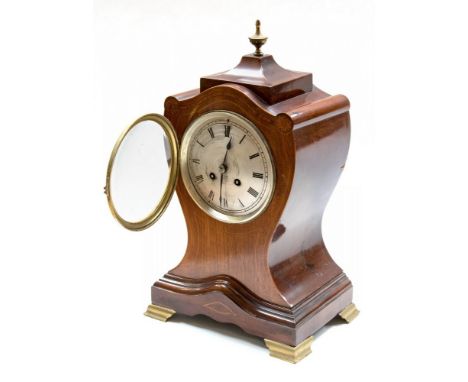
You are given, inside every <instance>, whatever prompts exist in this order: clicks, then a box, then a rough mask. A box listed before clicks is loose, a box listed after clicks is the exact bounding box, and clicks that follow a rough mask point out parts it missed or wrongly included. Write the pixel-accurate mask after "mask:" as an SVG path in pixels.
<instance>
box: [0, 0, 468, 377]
mask: <svg viewBox="0 0 468 382" xmlns="http://www.w3.org/2000/svg"><path fill="white" fill-rule="evenodd" d="M466 15H467V8H466V6H465V5H464V3H463V2H462V1H458V2H457V1H413V2H409V1H401V2H400V1H391V2H383V1H382V2H378V1H375V2H372V1H364V0H362V1H358V0H355V1H349V0H348V1H344V0H343V1H338V0H335V1H324V0H316V1H308V2H305V1H254V0H251V1H245V2H241V1H237V2H234V1H232V2H227V1H220V0H218V1H207V0H204V1H175V0H173V1H149V0H148V1H143V0H140V1H135V0H134V1H130V0H127V1H122V0H116V1H110V0H108V1H103V0H100V1H96V2H95V4H94V6H93V4H92V3H91V2H89V1H79V2H78V1H76V2H64V1H41V2H39V1H37V2H33V1H29V2H26V1H16V2H8V3H7V2H2V4H1V5H0V39H1V40H0V41H1V57H0V101H1V103H0V123H1V124H0V126H1V129H2V130H1V131H2V136H1V139H0V169H1V180H2V181H1V186H0V193H1V198H0V211H1V216H2V219H1V220H0V221H1V223H0V224H1V231H0V353H1V354H0V380H2V381H26V380H40V381H85V380H86V381H148V380H162V379H163V378H164V379H166V380H167V379H171V380H184V379H190V380H201V379H203V380H205V381H211V380H213V381H214V380H216V381H219V380H228V381H234V380H236V381H237V380H241V379H244V380H245V379H248V380H254V378H259V379H262V380H265V379H267V378H268V379H269V380H286V379H288V380H295V379H297V378H302V379H305V378H307V379H310V380H317V381H336V380H340V379H341V380H351V381H354V380H356V381H358V380H359V381H363V380H366V381H367V380H379V381H394V380H406V379H408V380H409V379H417V380H441V379H443V380H447V381H449V380H450V381H457V380H459V381H462V380H464V381H466V380H467V378H468V373H467V366H466V358H467V352H466V343H467V340H468V338H467V337H468V336H467V329H466V323H465V321H466V319H467V315H468V308H467V292H468V288H467V285H466V266H467V265H468V263H467V260H466V258H467V255H468V246H467V244H466V237H467V229H468V224H467V213H468V208H467V198H468V187H467V174H468V171H467V165H468V154H467V149H466V147H467V138H468V134H467V129H468V126H467V118H466V109H467V106H466V102H467V96H466V94H467V93H466V89H467V86H468V81H467V68H468V62H467V61H468V60H467V53H466V47H467V44H466V36H467V35H468V27H467V23H466ZM256 18H260V19H261V20H262V22H263V31H264V33H265V34H267V35H268V36H269V41H268V43H267V45H266V46H265V49H264V50H265V51H266V52H268V53H272V54H274V56H275V58H276V60H277V61H278V62H279V64H280V65H282V66H284V67H286V68H289V69H293V70H302V71H312V72H313V73H314V81H315V83H316V84H317V85H318V86H319V87H321V88H323V89H324V90H326V91H327V92H329V93H331V94H339V93H343V94H345V95H347V96H348V97H349V98H350V100H351V105H352V109H351V117H352V142H351V150H350V154H349V160H348V162H347V166H346V169H345V171H344V173H343V176H342V178H341V180H340V182H339V184H338V186H337V188H336V190H335V193H334V194H333V197H332V199H331V201H330V203H329V206H328V208H327V211H326V214H325V218H324V235H325V240H326V244H327V246H328V247H329V250H330V252H331V253H332V255H333V256H334V258H335V260H336V261H337V262H338V263H339V264H340V265H341V266H342V267H343V268H344V270H345V271H346V273H347V274H348V275H349V276H350V278H351V279H352V280H353V282H354V285H355V302H356V304H357V305H358V306H359V308H360V309H361V311H362V313H361V315H360V316H359V317H358V318H357V319H356V320H355V321H354V322H353V323H352V324H351V325H334V326H330V327H328V328H327V329H325V330H322V331H321V332H320V333H319V335H318V336H317V338H316V340H315V342H314V343H313V353H312V355H311V356H309V357H308V358H306V359H305V360H304V361H302V362H301V363H299V364H297V365H290V364H287V363H284V362H281V361H279V360H276V359H273V358H271V357H268V355H267V350H266V349H265V348H264V347H263V345H262V342H261V340H259V339H256V338H253V337H250V336H247V335H244V334H242V332H241V331H240V330H237V329H235V328H231V327H225V326H222V325H217V324H213V323H210V322H209V321H208V320H206V319H198V318H197V319H188V318H183V317H176V318H175V319H174V320H173V321H172V322H168V323H166V324H163V323H160V322H157V321H154V320H151V319H149V318H147V317H144V316H143V314H142V313H143V311H144V310H145V308H146V305H147V304H148V303H149V302H150V294H149V293H150V286H151V284H152V283H153V282H154V281H155V280H156V279H157V278H158V277H160V276H161V275H162V274H163V273H164V272H166V271H167V270H168V269H170V268H171V267H172V266H174V265H176V264H177V262H178V261H179V260H180V258H181V256H182V255H183V252H184V249H185V245H186V231H185V226H184V222H183V217H182V214H181V211H180V207H179V205H178V202H177V200H173V202H172V204H171V206H170V208H169V210H168V212H167V213H166V215H165V216H163V218H162V219H161V221H160V222H159V223H158V224H157V225H155V226H154V227H153V228H151V229H150V230H148V231H145V232H142V233H132V232H128V231H126V230H124V229H123V228H121V227H120V226H119V225H118V224H117V223H116V222H115V221H114V220H113V219H112V217H111V216H110V213H109V212H108V209H107V205H106V200H105V197H104V194H103V193H102V187H103V185H104V180H105V170H106V165H107V159H108V155H109V154H110V151H111V149H112V146H113V143H114V141H115V139H116V138H117V136H118V135H119V133H120V131H121V130H122V129H123V128H124V127H126V126H127V125H128V124H130V123H131V122H132V121H133V120H134V119H136V118H137V117H138V116H140V115H141V114H145V113H148V112H156V113H158V112H159V113H162V112H163V102H164V99H165V97H166V96H168V95H170V94H174V93H177V92H181V91H184V90H188V89H192V88H195V87H197V86H198V80H199V77H200V76H202V75H205V74H211V73H215V72H218V71H222V70H226V69H229V68H231V67H233V66H234V65H236V64H237V62H238V60H239V59H240V57H241V55H243V54H245V53H249V52H250V51H251V50H252V48H251V47H250V46H249V43H248V41H247V39H246V37H247V36H249V35H251V34H252V32H253V23H254V21H255V19H256Z"/></svg>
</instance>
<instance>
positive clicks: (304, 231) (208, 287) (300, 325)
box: [151, 54, 353, 346]
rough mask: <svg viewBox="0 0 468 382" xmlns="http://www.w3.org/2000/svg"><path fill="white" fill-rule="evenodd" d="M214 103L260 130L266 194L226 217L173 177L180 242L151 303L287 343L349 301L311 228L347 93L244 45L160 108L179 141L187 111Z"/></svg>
mask: <svg viewBox="0 0 468 382" xmlns="http://www.w3.org/2000/svg"><path fill="white" fill-rule="evenodd" d="M214 110H228V111H233V112H235V113H238V114H240V115H242V116H244V117H245V118H247V119H249V120H250V121H251V122H253V123H254V124H255V125H256V126H257V128H258V129H259V130H260V131H261V132H262V133H263V135H264V137H265V139H266V141H267V143H268V145H269V147H270V149H271V153H272V156H273V159H274V161H275V166H276V186H275V190H274V195H273V198H272V201H271V203H270V205H269V206H268V208H267V209H266V210H265V211H264V213H263V214H261V215H260V216H258V217H257V218H256V219H254V220H252V221H249V222H247V223H244V224H229V223H225V222H221V221H218V220H215V219H213V218H212V217H210V216H209V215H207V214H206V213H205V212H203V211H202V210H201V209H200V208H199V207H198V206H197V205H196V204H195V202H194V201H193V200H192V198H191V197H190V196H189V194H188V192H187V190H186V188H185V186H184V184H183V182H182V179H181V178H180V177H179V179H178V180H177V185H176V192H177V195H178V198H179V200H180V204H181V206H182V210H183V213H184V216H185V220H186V224H187V229H188V245H187V249H186V253H185V256H184V257H183V259H182V261H181V262H180V264H179V265H178V266H177V267H175V268H174V269H172V270H171V271H169V272H168V273H167V274H165V275H164V276H163V277H162V278H161V279H160V280H158V281H157V282H156V283H155V284H154V285H153V287H152V293H151V296H152V304H153V305H156V306H158V307H163V308H167V311H168V312H171V311H176V312H177V313H181V314H185V315H189V316H193V315H197V314H202V315H206V316H209V317H211V318H212V319H214V320H216V321H219V322H225V323H232V324H235V325H237V326H239V327H241V328H242V329H243V330H244V331H246V332H247V333H250V334H253V335H255V336H258V337H262V338H267V339H270V340H273V341H277V342H280V343H283V344H286V345H290V346H297V345H298V344H300V343H301V342H303V341H304V340H305V339H306V338H308V337H310V336H311V335H312V334H313V333H314V332H316V331H317V330H318V329H320V328H321V327H323V326H324V325H325V324H326V323H327V322H329V321H330V320H331V319H332V318H334V317H335V316H337V315H338V314H339V313H340V312H341V311H343V309H344V308H346V307H347V306H349V305H350V304H351V302H352V291H353V289H352V284H351V282H350V280H349V279H348V277H347V276H346V275H345V274H344V273H343V271H342V270H341V268H340V267H339V266H338V265H337V264H336V263H335V262H334V261H333V259H332V258H331V256H330V254H329V252H328V250H327V248H326V246H325V244H324V242H323V238H322V231H321V222H322V216H323V213H324V210H325V206H326V204H327V202H328V200H329V198H330V196H331V193H332V191H333V189H334V187H335V185H336V183H337V181H338V178H339V176H340V174H341V172H342V171H343V168H344V165H345V161H346V157H347V153H348V148H349V140H350V118H349V101H348V99H347V98H346V97H345V96H343V95H335V96H330V95H328V94H327V93H325V92H324V91H322V90H320V89H319V88H317V87H316V86H314V85H313V83H312V74H311V73H301V72H293V71H289V70H286V69H283V68H282V67H280V66H279V65H278V64H277V63H276V62H275V60H274V59H273V57H272V56H271V55H263V56H255V55H253V54H252V55H245V56H243V58H242V60H241V62H240V63H239V65H238V66H237V67H235V68H234V69H232V70H229V71H227V72H223V73H219V74H215V75H211V76H206V77H202V78H201V80H200V89H195V90H191V91H188V92H185V93H181V94H177V95H174V96H170V97H168V98H167V99H166V101H165V112H164V115H165V117H166V118H168V119H169V120H170V122H171V123H172V125H173V127H174V129H175V131H176V134H177V137H178V139H179V141H180V140H181V139H182V136H183V134H184V132H185V130H186V129H187V127H188V126H189V125H190V123H191V122H192V121H194V120H195V119H196V118H198V117H200V116H201V115H203V114H205V113H207V112H210V111H214ZM168 315H170V314H168Z"/></svg>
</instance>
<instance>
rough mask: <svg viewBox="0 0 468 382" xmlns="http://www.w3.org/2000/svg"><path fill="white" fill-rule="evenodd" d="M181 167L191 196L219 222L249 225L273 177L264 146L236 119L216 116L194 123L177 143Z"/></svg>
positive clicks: (245, 123)
mask: <svg viewBox="0 0 468 382" xmlns="http://www.w3.org/2000/svg"><path fill="white" fill-rule="evenodd" d="M181 163H182V179H183V181H184V184H185V186H186V188H187V190H188V191H189V193H190V195H191V196H192V198H193V199H194V200H195V202H196V203H197V204H198V205H199V206H200V207H201V208H202V209H203V210H204V211H205V212H207V213H208V214H210V215H211V216H213V217H214V218H216V219H218V220H222V221H227V222H232V223H242V222H245V221H248V220H251V219H253V218H254V217H256V216H258V215H259V214H260V213H261V212H262V211H263V210H264V209H265V208H266V206H267V205H268V203H269V201H270V200H271V197H272V194H273V189H274V180H275V177H274V166H273V162H272V157H271V154H270V151H269V149H268V146H267V143H266V142H265V138H264V137H263V136H262V135H261V133H260V132H259V131H258V129H257V128H256V127H255V126H254V125H253V124H252V123H251V122H250V121H248V120H247V119H245V118H243V117H241V116H240V115H238V114H235V113H232V112H227V111H215V112H210V113H207V114H204V115H203V116H201V117H199V118H198V119H197V120H195V121H194V122H193V123H192V124H191V125H190V126H189V128H188V129H187V131H186V133H185V135H184V138H183V140H182V146H181Z"/></svg>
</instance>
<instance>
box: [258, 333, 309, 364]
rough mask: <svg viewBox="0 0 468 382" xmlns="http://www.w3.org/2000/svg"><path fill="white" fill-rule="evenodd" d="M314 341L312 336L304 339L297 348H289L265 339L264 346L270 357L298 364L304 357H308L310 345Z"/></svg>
mask: <svg viewBox="0 0 468 382" xmlns="http://www.w3.org/2000/svg"><path fill="white" fill-rule="evenodd" d="M313 339H314V337H313V336H310V337H309V338H306V339H305V340H304V341H302V342H301V343H300V344H299V345H297V346H289V345H285V344H282V343H281V342H276V341H272V340H267V339H265V344H266V346H267V348H268V350H270V355H271V356H272V357H276V358H279V359H282V360H283V361H288V362H291V363H298V362H299V361H300V360H301V359H303V358H304V357H305V356H307V355H309V354H310V353H311V352H312V351H311V350H310V344H311V343H312V340H313Z"/></svg>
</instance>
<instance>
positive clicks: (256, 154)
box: [249, 153, 260, 159]
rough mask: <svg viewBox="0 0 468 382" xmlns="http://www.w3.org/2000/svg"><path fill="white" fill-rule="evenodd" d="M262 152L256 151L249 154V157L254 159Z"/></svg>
mask: <svg viewBox="0 0 468 382" xmlns="http://www.w3.org/2000/svg"><path fill="white" fill-rule="evenodd" d="M259 155H260V154H259V153H255V154H252V155H250V156H249V159H254V158H256V157H258V156H259Z"/></svg>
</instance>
